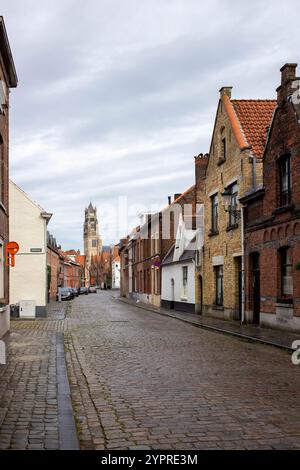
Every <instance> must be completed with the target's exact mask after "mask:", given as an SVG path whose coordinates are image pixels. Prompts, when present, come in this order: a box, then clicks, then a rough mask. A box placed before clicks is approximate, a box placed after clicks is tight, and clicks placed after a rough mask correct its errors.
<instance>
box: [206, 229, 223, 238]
mask: <svg viewBox="0 0 300 470" xmlns="http://www.w3.org/2000/svg"><path fill="white" fill-rule="evenodd" d="M219 233H220V232H219V230H216V231H215V232H213V231H212V230H210V232H209V234H208V236H209V237H216V236H217V235H219Z"/></svg>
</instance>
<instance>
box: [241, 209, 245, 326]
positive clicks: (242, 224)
mask: <svg viewBox="0 0 300 470" xmlns="http://www.w3.org/2000/svg"><path fill="white" fill-rule="evenodd" d="M244 236H245V230H244V206H241V237H242V319H241V323H242V324H243V323H245V241H244Z"/></svg>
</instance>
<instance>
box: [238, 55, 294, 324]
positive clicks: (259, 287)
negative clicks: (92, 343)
mask: <svg viewBox="0 0 300 470" xmlns="http://www.w3.org/2000/svg"><path fill="white" fill-rule="evenodd" d="M296 67H297V66H296V64H286V65H285V66H284V67H283V68H282V69H281V85H280V86H279V88H278V89H277V92H278V98H277V106H276V110H275V113H274V116H273V120H272V123H271V125H270V129H269V133H268V140H267V145H266V148H265V152H264V172H263V184H261V185H258V186H257V187H256V190H255V191H251V192H249V193H248V194H247V195H246V197H244V198H243V199H242V203H243V204H244V205H245V206H246V207H245V253H246V258H245V262H246V263H245V264H246V278H245V282H246V312H247V316H248V317H249V318H250V319H251V321H252V322H254V323H257V324H260V325H261V326H265V327H272V328H278V329H282V330H290V331H297V332H300V109H299V108H300V106H299V100H296V101H295V100H294V98H293V97H294V96H295V92H296V95H297V94H298V93H297V83H295V82H296V80H298V81H299V78H296Z"/></svg>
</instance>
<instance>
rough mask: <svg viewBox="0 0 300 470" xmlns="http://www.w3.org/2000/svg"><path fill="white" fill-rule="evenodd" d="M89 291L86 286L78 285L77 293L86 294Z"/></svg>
mask: <svg viewBox="0 0 300 470" xmlns="http://www.w3.org/2000/svg"><path fill="white" fill-rule="evenodd" d="M88 293H89V291H88V289H87V288H86V287H80V289H79V295H83V294H84V295H88Z"/></svg>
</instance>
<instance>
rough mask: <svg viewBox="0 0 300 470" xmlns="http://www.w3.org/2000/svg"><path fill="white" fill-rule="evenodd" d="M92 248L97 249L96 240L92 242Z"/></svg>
mask: <svg viewBox="0 0 300 470" xmlns="http://www.w3.org/2000/svg"><path fill="white" fill-rule="evenodd" d="M92 247H93V248H97V240H92Z"/></svg>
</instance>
